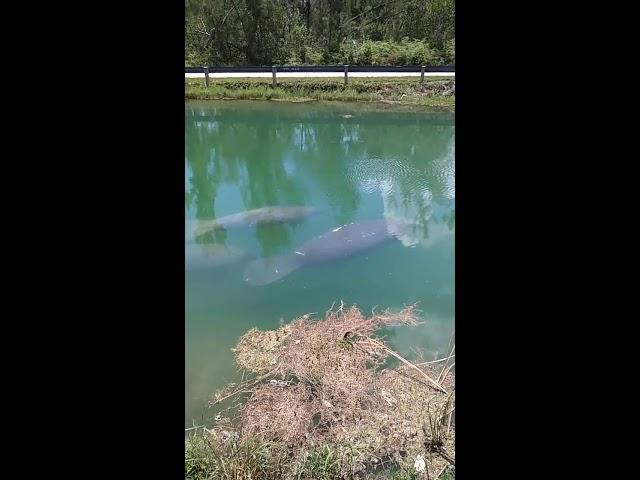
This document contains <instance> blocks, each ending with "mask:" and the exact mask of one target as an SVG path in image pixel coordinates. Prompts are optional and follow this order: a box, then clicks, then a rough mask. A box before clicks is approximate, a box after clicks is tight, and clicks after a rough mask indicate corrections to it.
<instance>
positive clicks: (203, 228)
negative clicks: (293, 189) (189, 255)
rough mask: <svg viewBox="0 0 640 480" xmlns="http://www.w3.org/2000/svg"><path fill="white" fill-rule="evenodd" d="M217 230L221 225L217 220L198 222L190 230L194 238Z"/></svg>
mask: <svg viewBox="0 0 640 480" xmlns="http://www.w3.org/2000/svg"><path fill="white" fill-rule="evenodd" d="M219 228H222V225H221V224H220V222H218V221H217V220H200V221H199V222H198V223H197V224H196V226H195V228H192V230H193V235H194V237H196V238H198V237H201V236H203V235H205V234H207V233H209V232H211V231H213V230H217V229H219Z"/></svg>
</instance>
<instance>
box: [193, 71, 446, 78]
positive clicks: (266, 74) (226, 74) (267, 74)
mask: <svg viewBox="0 0 640 480" xmlns="http://www.w3.org/2000/svg"><path fill="white" fill-rule="evenodd" d="M419 76H420V72H397V73H396V72H349V77H350V78H351V77H419ZM424 76H425V77H454V78H455V76H456V74H455V72H425V74H424ZM184 77H185V78H204V73H185V74H184ZM276 77H277V78H287V77H289V78H292V77H298V78H300V77H302V78H304V77H306V78H319V77H335V78H344V72H278V73H277V74H276ZM209 78H271V72H248V73H233V72H222V73H219V72H216V73H209Z"/></svg>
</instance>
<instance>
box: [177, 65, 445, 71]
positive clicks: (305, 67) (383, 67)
mask: <svg viewBox="0 0 640 480" xmlns="http://www.w3.org/2000/svg"><path fill="white" fill-rule="evenodd" d="M274 66H275V68H276V71H277V72H282V73H286V72H303V73H311V72H326V73H341V72H344V68H345V66H344V65H300V66H287V65H282V66H278V65H270V66H259V67H255V66H240V67H208V68H209V73H254V72H255V73H258V72H260V73H270V72H272V71H273V67H274ZM348 68H349V71H350V72H371V73H374V72H389V73H393V72H416V73H418V72H421V71H423V70H422V68H423V66H422V65H399V66H386V65H348ZM455 71H456V67H455V65H442V66H437V67H436V66H433V67H431V66H426V65H425V66H424V72H452V73H455ZM184 73H205V67H185V69H184Z"/></svg>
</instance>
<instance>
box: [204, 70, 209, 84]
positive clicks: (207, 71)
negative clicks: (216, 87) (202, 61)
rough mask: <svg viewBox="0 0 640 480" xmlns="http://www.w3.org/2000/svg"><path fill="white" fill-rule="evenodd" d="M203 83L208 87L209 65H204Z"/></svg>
mask: <svg viewBox="0 0 640 480" xmlns="http://www.w3.org/2000/svg"><path fill="white" fill-rule="evenodd" d="M204 84H205V85H206V86H207V88H208V87H209V67H204Z"/></svg>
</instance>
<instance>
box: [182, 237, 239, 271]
mask: <svg viewBox="0 0 640 480" xmlns="http://www.w3.org/2000/svg"><path fill="white" fill-rule="evenodd" d="M246 257H247V254H246V252H245V251H244V250H243V249H241V248H239V247H234V246H226V245H217V244H212V243H210V244H197V243H193V244H189V245H185V246H184V259H185V269H186V270H202V269H209V268H218V267H222V266H224V265H229V264H231V263H235V262H239V261H240V260H243V259H244V258H246Z"/></svg>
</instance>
